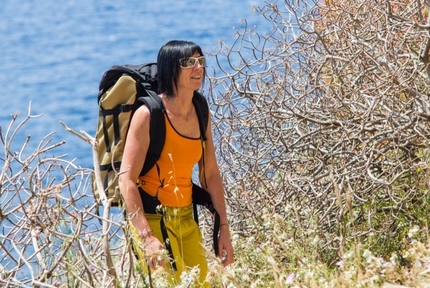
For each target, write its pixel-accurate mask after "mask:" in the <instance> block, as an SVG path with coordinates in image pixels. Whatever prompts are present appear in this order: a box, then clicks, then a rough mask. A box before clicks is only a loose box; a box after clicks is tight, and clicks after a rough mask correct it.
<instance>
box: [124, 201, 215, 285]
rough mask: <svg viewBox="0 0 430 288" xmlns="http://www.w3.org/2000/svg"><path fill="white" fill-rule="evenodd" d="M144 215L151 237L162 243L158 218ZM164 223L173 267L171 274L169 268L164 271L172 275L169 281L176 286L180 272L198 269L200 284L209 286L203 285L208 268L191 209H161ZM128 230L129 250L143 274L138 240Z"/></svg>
mask: <svg viewBox="0 0 430 288" xmlns="http://www.w3.org/2000/svg"><path fill="white" fill-rule="evenodd" d="M145 216H146V219H147V220H148V223H149V226H150V227H151V229H152V231H153V233H154V235H155V236H156V237H157V238H158V239H159V240H160V241H161V243H164V240H163V237H162V234H161V228H160V220H161V217H162V215H160V214H146V215H145ZM164 222H165V226H166V230H167V234H168V236H169V241H170V246H171V248H172V252H173V257H174V262H175V264H176V271H173V269H172V268H171V267H167V268H166V269H169V270H170V273H171V274H172V281H173V282H175V283H180V276H181V274H182V272H184V271H185V272H186V271H189V269H190V268H193V267H195V266H198V268H199V269H200V282H201V283H204V286H205V287H210V286H209V284H208V283H205V278H206V274H207V271H208V266H207V261H206V255H205V250H204V248H203V245H202V236H201V233H200V229H199V226H198V225H197V223H196V222H195V221H194V218H193V206H192V205H189V206H187V207H180V208H177V207H165V214H164ZM131 226H132V225H131ZM131 231H132V237H133V243H134V245H133V249H134V251H135V253H136V255H137V257H138V260H139V265H140V266H141V268H142V270H143V271H147V266H146V261H145V257H144V251H143V249H142V245H141V240H140V238H139V237H138V234H137V233H136V230H135V229H134V227H131ZM168 266H170V265H168Z"/></svg>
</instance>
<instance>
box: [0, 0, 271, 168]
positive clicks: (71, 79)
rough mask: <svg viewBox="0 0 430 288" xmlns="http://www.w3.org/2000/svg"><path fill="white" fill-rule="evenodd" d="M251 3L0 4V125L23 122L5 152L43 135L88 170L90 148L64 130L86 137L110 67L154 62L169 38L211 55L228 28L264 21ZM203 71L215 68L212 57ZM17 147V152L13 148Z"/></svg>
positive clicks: (82, 0)
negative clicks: (14, 117) (191, 43)
mask: <svg viewBox="0 0 430 288" xmlns="http://www.w3.org/2000/svg"><path fill="white" fill-rule="evenodd" d="M254 5H256V6H258V5H263V1H256V0H241V1H237V0H235V1H233V0H230V1H228V0H200V1H196V0H188V1H173V0H157V1H142V0H128V1H116V0H103V1H101V0H62V1H57V0H2V3H1V5H0V39H1V41H0V84H1V86H0V87H1V88H0V103H1V112H0V127H1V130H2V133H3V135H4V134H5V132H6V130H7V129H8V126H9V124H10V123H11V119H12V117H11V115H13V114H15V113H16V112H17V111H20V112H21V114H20V116H19V117H18V119H17V122H16V123H15V124H14V126H13V127H15V128H16V127H17V126H18V123H19V122H20V121H22V120H24V118H25V116H26V115H27V114H28V110H29V106H30V103H31V115H39V114H42V116H40V117H37V118H33V119H30V121H28V123H26V124H25V125H24V126H23V127H22V128H21V129H20V130H19V131H20V132H19V133H18V135H17V138H16V139H15V144H14V145H13V147H21V145H22V142H23V141H24V139H25V137H26V136H28V135H30V136H31V140H30V144H29V147H30V148H31V147H35V146H36V145H37V144H38V143H39V141H40V140H41V139H42V138H43V137H44V136H46V135H47V134H48V133H50V132H55V135H54V136H53V139H54V142H58V141H63V140H64V141H66V144H65V145H63V146H60V147H59V148H57V149H56V150H55V155H62V154H67V157H66V158H68V159H75V158H76V162H75V163H76V164H77V165H79V166H82V167H92V155H91V147H90V146H89V144H87V143H85V142H84V141H82V140H81V139H79V138H77V137H76V136H74V135H72V134H71V133H69V132H67V131H65V129H64V128H63V127H62V126H61V125H60V123H59V122H60V121H63V122H64V123H66V124H67V125H68V126H69V127H70V128H72V129H74V130H76V131H80V130H84V131H86V132H88V133H89V134H94V132H95V129H96V123H97V103H96V102H97V101H96V96H97V92H98V91H97V89H98V83H99V81H100V78H101V76H102V74H103V72H104V71H105V70H106V69H108V68H109V67H111V66H112V65H115V64H125V63H132V64H138V63H143V62H147V61H154V60H155V59H156V55H157V52H158V49H159V48H160V46H161V45H162V44H164V43H165V42H167V41H169V40H171V39H185V40H191V41H194V42H196V43H197V44H199V45H200V46H201V47H202V48H203V50H204V51H207V52H212V51H214V49H216V47H219V41H220V40H221V41H224V42H226V43H227V44H229V43H232V42H233V41H234V35H235V32H236V28H241V27H242V26H243V25H244V24H243V22H242V21H241V20H242V19H246V20H247V23H248V26H254V25H255V26H257V27H258V29H259V31H262V32H263V33H264V31H265V30H269V29H270V23H269V22H268V21H267V20H265V19H264V18H263V17H262V16H261V15H258V14H254V13H253V12H252V11H253V6H254ZM208 60H209V63H208V65H209V67H212V66H215V63H214V59H210V58H209V59H208ZM17 149H19V148H17Z"/></svg>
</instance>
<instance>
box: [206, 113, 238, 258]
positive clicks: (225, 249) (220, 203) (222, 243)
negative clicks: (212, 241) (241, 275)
mask: <svg viewBox="0 0 430 288" xmlns="http://www.w3.org/2000/svg"><path fill="white" fill-rule="evenodd" d="M204 157H205V158H204V167H202V166H203V162H202V160H201V161H200V163H199V166H200V169H204V170H203V171H204V175H205V179H202V181H201V182H202V185H203V187H204V188H205V189H206V190H207V191H208V192H209V194H210V195H211V198H212V203H213V205H214V207H215V209H216V211H217V212H218V214H219V216H220V223H221V224H220V225H221V226H220V235H219V237H218V251H219V252H218V253H219V255H218V256H219V257H220V258H223V257H224V256H225V261H224V265H225V266H227V265H229V264H231V263H233V261H234V256H233V253H234V252H233V246H232V244H231V239H230V231H229V226H228V220H227V211H226V204H225V197H224V187H223V183H222V179H221V174H220V172H219V168H218V164H217V161H216V157H215V148H214V143H213V137H212V130H211V120H210V118H209V121H208V127H207V130H206V155H204ZM205 180H206V181H205Z"/></svg>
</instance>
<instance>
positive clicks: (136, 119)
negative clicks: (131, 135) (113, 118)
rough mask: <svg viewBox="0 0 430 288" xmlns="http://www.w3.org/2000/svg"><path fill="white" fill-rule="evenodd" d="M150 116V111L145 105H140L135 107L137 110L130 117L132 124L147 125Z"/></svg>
mask: <svg viewBox="0 0 430 288" xmlns="http://www.w3.org/2000/svg"><path fill="white" fill-rule="evenodd" d="M150 118H151V113H150V111H149V109H148V107H146V106H145V105H142V106H140V107H139V108H137V110H136V111H135V112H134V115H133V118H132V125H133V126H140V127H145V126H147V127H149V120H150Z"/></svg>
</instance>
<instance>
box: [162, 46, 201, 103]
mask: <svg viewBox="0 0 430 288" xmlns="http://www.w3.org/2000/svg"><path fill="white" fill-rule="evenodd" d="M196 52H197V53H199V54H200V55H201V56H203V51H202V48H200V46H199V45H197V44H195V43H194V42H191V41H183V40H172V41H169V42H167V43H166V44H164V45H163V46H162V47H161V48H160V51H159V52H158V57H157V74H158V93H159V94H162V93H164V94H165V95H166V96H167V97H173V95H174V92H175V90H176V89H177V87H178V86H177V85H178V78H179V73H180V72H181V67H180V66H179V59H181V58H187V57H191V56H193V54H194V53H196ZM203 69H204V70H203V80H202V86H203V84H204V80H205V75H206V68H204V67H203Z"/></svg>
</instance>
